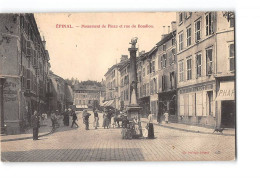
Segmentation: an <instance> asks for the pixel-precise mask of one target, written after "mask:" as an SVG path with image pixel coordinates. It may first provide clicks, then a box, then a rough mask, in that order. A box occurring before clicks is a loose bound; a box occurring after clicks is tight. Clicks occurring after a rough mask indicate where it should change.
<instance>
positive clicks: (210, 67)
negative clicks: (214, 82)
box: [206, 49, 213, 75]
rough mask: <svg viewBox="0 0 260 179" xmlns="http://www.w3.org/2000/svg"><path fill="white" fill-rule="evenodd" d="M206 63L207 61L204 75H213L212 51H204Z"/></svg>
mask: <svg viewBox="0 0 260 179" xmlns="http://www.w3.org/2000/svg"><path fill="white" fill-rule="evenodd" d="M206 61H207V68H206V71H207V74H206V75H211V74H212V73H213V59H212V49H207V50H206Z"/></svg>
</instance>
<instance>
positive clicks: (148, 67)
mask: <svg viewBox="0 0 260 179" xmlns="http://www.w3.org/2000/svg"><path fill="white" fill-rule="evenodd" d="M146 70H147V75H149V73H150V65H147V68H146Z"/></svg>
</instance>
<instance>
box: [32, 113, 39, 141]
mask: <svg viewBox="0 0 260 179" xmlns="http://www.w3.org/2000/svg"><path fill="white" fill-rule="evenodd" d="M31 120H32V127H33V140H38V133H39V127H40V121H39V116H38V114H37V111H34V113H33V115H32V117H31Z"/></svg>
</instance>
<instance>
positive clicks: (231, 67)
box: [229, 44, 235, 71]
mask: <svg viewBox="0 0 260 179" xmlns="http://www.w3.org/2000/svg"><path fill="white" fill-rule="evenodd" d="M234 56H235V47H234V44H229V71H234V70H235V57H234Z"/></svg>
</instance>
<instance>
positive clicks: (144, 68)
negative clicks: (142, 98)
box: [143, 68, 145, 77]
mask: <svg viewBox="0 0 260 179" xmlns="http://www.w3.org/2000/svg"><path fill="white" fill-rule="evenodd" d="M143 77H145V68H143Z"/></svg>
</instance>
